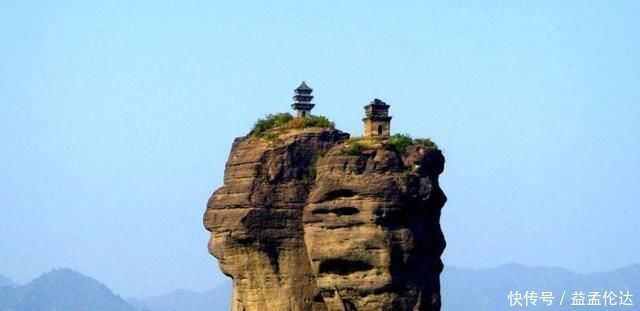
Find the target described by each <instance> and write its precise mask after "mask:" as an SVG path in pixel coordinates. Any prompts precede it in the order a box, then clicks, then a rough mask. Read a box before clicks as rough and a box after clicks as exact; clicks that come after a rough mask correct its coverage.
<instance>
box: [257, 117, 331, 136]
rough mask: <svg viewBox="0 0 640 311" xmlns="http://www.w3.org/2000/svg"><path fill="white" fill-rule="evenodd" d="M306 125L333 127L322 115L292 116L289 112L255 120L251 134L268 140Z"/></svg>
mask: <svg viewBox="0 0 640 311" xmlns="http://www.w3.org/2000/svg"><path fill="white" fill-rule="evenodd" d="M308 127H325V128H331V129H333V128H335V123H333V122H332V121H331V120H329V119H328V118H327V117H324V116H310V117H306V118H294V117H293V116H292V115H291V114H290V113H288V112H285V113H277V114H269V115H267V116H266V117H265V118H264V119H258V121H256V123H255V125H254V127H253V130H252V132H251V133H252V134H253V135H254V136H257V137H264V138H267V139H269V140H271V139H274V138H277V137H278V135H279V134H282V133H284V132H286V131H287V130H290V129H303V128H308Z"/></svg>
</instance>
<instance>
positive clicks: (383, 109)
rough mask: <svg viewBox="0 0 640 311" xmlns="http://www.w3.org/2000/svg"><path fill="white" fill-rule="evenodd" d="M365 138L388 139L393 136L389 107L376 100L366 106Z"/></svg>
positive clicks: (364, 120)
mask: <svg viewBox="0 0 640 311" xmlns="http://www.w3.org/2000/svg"><path fill="white" fill-rule="evenodd" d="M364 112H365V117H364V119H362V121H363V122H364V136H365V137H379V138H388V137H389V136H390V135H391V116H389V105H387V103H385V102H383V101H381V100H379V99H377V98H375V99H374V100H372V101H371V102H369V104H368V105H366V106H364Z"/></svg>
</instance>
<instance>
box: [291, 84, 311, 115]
mask: <svg viewBox="0 0 640 311" xmlns="http://www.w3.org/2000/svg"><path fill="white" fill-rule="evenodd" d="M293 92H294V95H293V104H291V108H293V110H295V112H296V117H297V118H306V117H310V116H311V109H313V107H314V106H315V105H314V104H312V103H311V100H312V99H313V95H311V92H313V89H312V88H310V87H309V86H308V85H307V83H306V82H304V81H302V83H300V86H298V88H296V89H295V90H294V91H293Z"/></svg>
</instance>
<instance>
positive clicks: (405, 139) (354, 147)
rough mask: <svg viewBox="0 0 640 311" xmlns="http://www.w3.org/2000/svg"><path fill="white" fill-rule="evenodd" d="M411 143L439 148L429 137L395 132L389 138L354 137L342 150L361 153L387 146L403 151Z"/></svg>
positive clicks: (433, 148)
mask: <svg viewBox="0 0 640 311" xmlns="http://www.w3.org/2000/svg"><path fill="white" fill-rule="evenodd" d="M411 145H423V146H425V147H427V149H429V150H438V145H436V144H435V143H434V142H433V141H431V139H429V138H417V139H413V138H411V136H409V135H407V134H395V135H392V136H391V137H389V138H387V139H382V138H377V137H358V138H352V139H350V140H348V141H347V142H346V143H345V147H344V149H343V150H342V152H343V153H344V154H347V155H360V154H362V152H363V151H364V150H371V149H377V148H385V149H387V150H393V151H396V152H400V153H403V152H405V151H406V150H407V147H409V146H411Z"/></svg>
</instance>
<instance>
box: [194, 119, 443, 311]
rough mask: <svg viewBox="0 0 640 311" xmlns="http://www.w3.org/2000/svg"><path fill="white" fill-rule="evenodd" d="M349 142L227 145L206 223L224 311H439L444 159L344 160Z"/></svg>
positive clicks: (330, 133) (422, 153)
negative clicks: (227, 284)
mask: <svg viewBox="0 0 640 311" xmlns="http://www.w3.org/2000/svg"><path fill="white" fill-rule="evenodd" d="M348 138H349V135H348V134H346V133H343V132H341V131H338V130H334V129H320V128H307V129H303V130H295V131H291V132H290V133H287V134H283V135H280V136H279V137H277V139H271V140H268V139H259V138H255V137H252V136H246V137H240V138H237V139H236V140H235V142H234V143H233V146H232V150H231V153H230V155H229V159H228V161H227V165H226V168H225V175H224V185H223V186H222V187H221V188H219V189H218V190H216V191H215V192H214V193H213V195H212V196H211V198H210V200H209V203H208V205H207V210H206V212H205V217H204V223H205V227H206V228H207V230H209V231H210V232H211V239H210V243H209V250H210V252H211V253H212V254H213V255H214V256H215V257H216V258H217V259H218V261H219V264H220V268H221V269H222V271H223V273H225V274H226V275H227V276H229V277H231V278H232V279H233V283H234V287H233V302H232V311H273V310H277V311H310V310H311V311H320V310H323V311H334V310H342V311H347V310H358V311H366V310H371V311H373V310H376V311H378V310H440V283H439V274H440V272H441V271H442V262H441V261H440V255H441V253H442V251H443V249H444V247H445V241H444V237H443V234H442V231H441V229H440V224H439V218H440V210H441V208H442V206H443V205H444V203H445V201H446V197H445V195H444V193H443V192H442V190H441V189H440V187H439V184H438V176H439V174H440V173H441V172H442V170H443V167H444V157H443V156H442V154H441V152H440V151H439V150H434V149H431V148H428V147H427V146H424V145H420V144H414V145H410V146H409V147H407V148H406V150H404V151H403V152H399V151H394V150H389V149H386V148H372V149H368V150H363V151H361V152H357V153H353V152H345V150H346V147H347V145H348V144H349V141H348Z"/></svg>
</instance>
